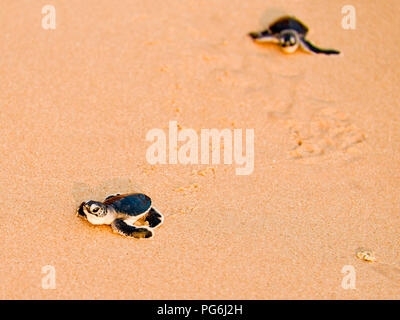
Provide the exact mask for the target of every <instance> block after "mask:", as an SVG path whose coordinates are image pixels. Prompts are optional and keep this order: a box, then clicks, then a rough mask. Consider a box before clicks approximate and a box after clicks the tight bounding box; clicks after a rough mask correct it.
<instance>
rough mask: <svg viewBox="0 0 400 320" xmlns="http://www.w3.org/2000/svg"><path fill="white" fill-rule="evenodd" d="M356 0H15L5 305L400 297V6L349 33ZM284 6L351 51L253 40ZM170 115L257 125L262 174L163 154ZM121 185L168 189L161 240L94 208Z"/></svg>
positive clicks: (3, 250)
mask: <svg viewBox="0 0 400 320" xmlns="http://www.w3.org/2000/svg"><path fill="white" fill-rule="evenodd" d="M347 2H348V1H342V0H336V1H327V0H313V1H306V0H298V1H295V0H291V1H283V0H281V1H278V0H273V1H261V0H252V1H250V2H249V1H238V0H212V1H206V0H187V1H180V0H168V1H159V0H156V1H145V0H141V1H139V0H119V1H110V0H108V1H107V0H96V1H94V0H85V1H80V0H68V1H67V0H57V1H42V0H40V1H28V0H3V1H2V3H1V5H0V7H1V10H0V30H2V32H1V34H0V51H1V58H0V110H1V113H0V152H1V157H0V164H1V167H0V168H1V169H0V181H1V184H0V194H1V196H0V204H1V209H0V212H1V214H0V239H1V241H0V299H399V298H400V258H399V248H400V198H399V190H400V153H399V150H400V130H399V123H400V106H399V99H398V93H399V89H400V86H399V80H400V72H399V70H400V60H399V57H398V52H399V44H398V41H397V39H399V38H400V21H399V19H397V18H396V15H397V14H398V12H399V7H400V3H399V2H398V1H397V0H387V1H375V0H370V1H363V0H352V1H351V4H352V5H353V6H354V7H355V8H356V13H357V25H356V29H355V30H345V29H343V27H342V24H341V22H342V18H343V14H342V8H343V6H345V5H348V4H349V3H347ZM48 4H50V5H53V6H54V7H55V9H56V28H55V29H54V30H45V29H43V27H42V18H43V16H44V14H42V8H43V6H45V5H48ZM396 11H397V12H396ZM280 14H290V15H295V16H296V17H298V18H299V19H301V20H302V21H303V22H304V23H305V24H307V26H308V27H309V28H310V32H309V35H308V37H309V39H310V40H312V41H313V42H314V43H316V44H318V45H320V46H322V47H331V48H335V49H339V50H340V51H341V52H342V54H341V55H340V56H326V55H312V54H307V53H305V52H301V51H299V52H296V53H294V54H291V55H288V54H285V53H282V51H281V50H280V49H279V48H278V46H276V45H258V44H255V43H254V42H253V41H252V40H251V39H250V38H249V37H248V35H247V34H248V32H250V31H256V30H262V29H263V28H265V27H267V26H268V23H269V22H270V20H271V18H272V17H279V15H280ZM277 15H278V16H277ZM171 121H176V122H177V127H178V130H179V131H180V130H184V129H185V128H190V129H193V130H194V131H195V132H197V133H198V134H199V135H200V131H201V129H203V128H210V129H211V128H216V129H219V130H222V129H229V130H232V132H233V130H235V129H243V130H245V129H253V130H254V170H253V171H252V172H251V174H248V175H237V174H236V168H237V167H238V165H236V164H235V163H233V164H224V163H221V164H212V163H210V164H208V165H206V164H201V163H199V164H186V165H185V164H181V163H177V164H170V163H167V164H154V165H153V164H150V163H149V162H148V160H147V158H146V152H147V150H148V148H149V146H150V145H151V142H149V141H147V140H146V134H147V133H148V132H149V131H150V130H152V129H154V128H159V129H161V130H163V131H164V132H165V133H166V134H168V128H169V123H170V122H171ZM181 144H182V143H181ZM117 192H122V193H124V192H143V193H146V194H148V195H149V196H151V198H152V200H153V203H154V205H155V206H156V207H157V208H158V209H159V210H160V211H161V212H162V213H163V214H164V215H165V222H164V224H163V226H161V227H160V228H158V229H156V232H155V236H154V237H153V238H152V239H148V240H135V239H129V238H126V237H122V236H120V235H118V234H115V233H113V232H112V230H111V228H110V227H109V226H93V225H91V224H89V223H88V222H87V221H84V220H83V219H80V218H79V217H76V216H75V211H76V208H77V206H78V205H79V204H80V203H81V202H82V201H84V200H87V199H93V200H102V199H104V198H105V197H106V196H107V195H109V194H113V193H117ZM360 247H364V248H369V249H371V250H373V251H374V253H375V255H376V261H375V262H372V263H368V262H366V261H362V260H360V259H357V257H356V255H355V251H356V250H357V248H360ZM45 266H51V267H52V268H53V270H54V271H55V285H56V286H55V288H53V289H49V288H45V287H43V278H44V277H46V271H45V270H46V269H43V268H44V267H45ZM345 266H350V268H353V269H352V270H354V272H355V276H356V280H355V288H353V289H352V288H345V287H343V279H344V277H345V276H346V274H345V273H343V272H342V271H343V268H344V267H345Z"/></svg>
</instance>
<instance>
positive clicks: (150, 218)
mask: <svg viewBox="0 0 400 320" xmlns="http://www.w3.org/2000/svg"><path fill="white" fill-rule="evenodd" d="M145 221H147V222H148V223H149V227H150V228H157V227H159V226H161V225H162V223H163V222H164V216H163V215H162V214H161V213H160V212H158V211H157V210H156V209H155V208H151V209H150V211H149V213H148V214H147V216H146V219H145Z"/></svg>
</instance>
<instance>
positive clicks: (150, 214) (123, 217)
mask: <svg viewBox="0 0 400 320" xmlns="http://www.w3.org/2000/svg"><path fill="white" fill-rule="evenodd" d="M77 215H78V216H80V217H82V218H84V219H87V220H88V221H89V222H90V223H91V224H95V225H99V224H107V225H111V227H112V229H113V230H114V232H118V233H119V234H122V235H124V236H127V237H134V238H151V237H152V236H153V229H154V228H157V227H159V226H160V225H161V224H162V223H163V222H164V216H163V215H162V214H161V213H160V212H158V211H157V210H156V209H155V208H154V207H152V206H151V199H150V198H149V197H148V196H146V195H145V194H142V193H130V194H113V195H110V196H108V197H107V198H105V200H104V201H103V202H100V201H93V200H88V201H85V202H82V203H81V205H80V206H79V208H78V209H77ZM141 218H143V219H144V221H145V222H147V223H148V226H135V225H134V223H135V222H137V221H138V220H139V219H141Z"/></svg>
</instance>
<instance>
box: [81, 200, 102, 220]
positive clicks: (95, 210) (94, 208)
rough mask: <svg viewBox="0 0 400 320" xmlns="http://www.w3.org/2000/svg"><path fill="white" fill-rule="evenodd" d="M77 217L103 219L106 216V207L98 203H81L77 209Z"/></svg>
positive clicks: (90, 201)
mask: <svg viewBox="0 0 400 320" xmlns="http://www.w3.org/2000/svg"><path fill="white" fill-rule="evenodd" d="M77 215H79V216H81V217H83V218H88V216H95V217H104V216H105V215H107V207H106V206H105V205H104V204H103V203H101V202H99V201H92V200H89V201H86V202H82V203H81V205H80V206H79V208H78V211H77Z"/></svg>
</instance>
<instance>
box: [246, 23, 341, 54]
mask: <svg viewBox="0 0 400 320" xmlns="http://www.w3.org/2000/svg"><path fill="white" fill-rule="evenodd" d="M307 33H308V27H307V26H305V25H304V24H303V23H302V22H301V21H299V20H298V19H296V18H295V17H289V16H285V17H282V18H279V19H278V20H276V21H275V22H273V23H272V24H271V25H270V26H269V27H268V29H266V30H264V31H261V32H250V33H249V36H250V37H251V38H252V39H253V40H254V41H256V42H259V43H265V42H272V43H277V44H278V45H279V46H280V47H281V48H282V50H283V51H284V52H286V53H293V52H295V51H296V50H297V48H298V47H299V46H301V48H302V49H303V50H305V51H307V52H314V53H323V54H339V53H340V52H339V51H337V50H334V49H321V48H318V47H316V46H314V45H313V44H312V43H311V42H310V41H308V40H307V39H306V38H305V37H306V35H307Z"/></svg>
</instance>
